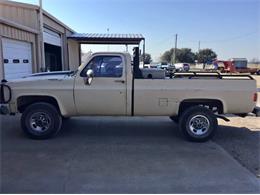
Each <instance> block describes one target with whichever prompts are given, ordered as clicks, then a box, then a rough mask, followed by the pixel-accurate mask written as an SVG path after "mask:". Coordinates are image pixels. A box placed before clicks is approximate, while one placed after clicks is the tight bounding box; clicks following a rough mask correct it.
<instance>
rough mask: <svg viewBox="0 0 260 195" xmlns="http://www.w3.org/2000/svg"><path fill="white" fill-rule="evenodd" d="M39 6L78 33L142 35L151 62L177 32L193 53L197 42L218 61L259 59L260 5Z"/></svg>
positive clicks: (218, 1) (69, 0) (220, 1)
mask: <svg viewBox="0 0 260 195" xmlns="http://www.w3.org/2000/svg"><path fill="white" fill-rule="evenodd" d="M19 1H21V2H24V3H32V4H38V0H19ZM42 1H43V8H44V9H45V10H47V11H48V12H49V13H51V14H52V15H54V16H55V17H57V18H58V19H60V20H61V21H62V22H64V23H65V24H67V25H68V26H69V27H71V28H72V29H74V30H75V31H77V32H84V33H92V32H93V33H106V31H107V28H109V29H110V33H141V34H143V35H144V36H145V37H146V50H147V52H148V53H151V54H152V57H153V59H154V60H157V59H158V57H159V56H160V55H161V54H162V53H163V52H164V51H165V50H167V49H169V48H171V47H173V45H174V35H175V34H176V33H177V34H178V37H179V38H178V47H179V48H182V47H189V48H192V49H193V51H197V50H198V42H199V41H201V49H203V48H212V49H213V50H214V51H216V53H217V54H218V57H219V59H227V58H231V57H246V58H248V59H249V60H251V59H252V58H259V59H260V0H42ZM103 48H107V47H103ZM84 49H85V50H88V49H89V47H88V48H84ZM112 49H113V48H110V50H112ZM92 50H95V49H92Z"/></svg>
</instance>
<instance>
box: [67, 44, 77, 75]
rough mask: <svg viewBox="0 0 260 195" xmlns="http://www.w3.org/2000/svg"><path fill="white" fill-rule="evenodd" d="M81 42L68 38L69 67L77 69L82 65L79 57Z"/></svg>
mask: <svg viewBox="0 0 260 195" xmlns="http://www.w3.org/2000/svg"><path fill="white" fill-rule="evenodd" d="M79 50H80V49H79V43H78V42H77V41H74V40H71V39H69V40H68V53H69V55H68V58H69V59H68V60H69V69H70V70H77V69H78V67H79V65H80V61H79V60H80V59H79V53H80V51H79Z"/></svg>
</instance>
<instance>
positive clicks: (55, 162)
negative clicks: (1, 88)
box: [1, 117, 260, 193]
mask: <svg viewBox="0 0 260 195" xmlns="http://www.w3.org/2000/svg"><path fill="white" fill-rule="evenodd" d="M2 119H3V120H2V124H1V131H2V137H1V145H2V151H1V157H2V158H1V161H2V173H1V177H2V181H1V182H2V188H1V192H3V193H260V189H259V180H258V179H257V178H256V177H255V176H254V175H253V174H251V173H250V172H249V171H248V170H247V169H245V168H244V167H242V166H241V165H240V164H239V163H238V162H237V161H235V160H234V159H233V158H232V157H231V156H230V155H229V154H228V153H227V152H226V151H224V150H223V149H222V148H221V147H220V146H218V145H217V144H215V143H214V142H212V141H209V142H207V143H191V142H187V141H185V140H184V139H183V138H182V136H181V135H180V133H179V131H178V130H177V126H176V125H175V124H174V123H173V122H171V121H170V120H169V119H168V118H166V117H149V118H142V117H136V118H128V119H127V118H121V117H86V118H72V119H71V120H69V121H66V122H65V124H64V125H63V131H62V132H61V133H60V134H59V135H58V136H57V137H55V138H54V139H50V140H44V141H37V140H30V139H27V138H26V137H25V136H24V135H23V133H22V132H21V131H20V124H19V117H14V118H12V117H3V118H2Z"/></svg>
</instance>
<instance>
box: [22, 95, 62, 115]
mask: <svg viewBox="0 0 260 195" xmlns="http://www.w3.org/2000/svg"><path fill="white" fill-rule="evenodd" d="M38 102H46V103H50V104H52V105H53V106H55V107H56V108H57V110H58V111H59V112H60V109H59V105H58V102H57V100H56V99H55V98H54V97H50V96H21V97H19V98H18V99H17V109H18V111H19V112H20V113H23V111H24V110H25V109H26V107H28V106H29V105H31V104H33V103H38Z"/></svg>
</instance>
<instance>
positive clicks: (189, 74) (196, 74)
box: [173, 71, 254, 80]
mask: <svg viewBox="0 0 260 195" xmlns="http://www.w3.org/2000/svg"><path fill="white" fill-rule="evenodd" d="M183 77H188V78H189V79H192V78H198V77H204V78H205V77H215V78H218V79H228V78H230V79H234V78H237V79H239V78H241V79H243V80H245V79H250V80H254V78H253V77H252V76H251V75H249V74H221V73H220V72H218V71H215V72H213V71H211V72H208V71H189V72H178V73H173V78H183Z"/></svg>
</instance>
